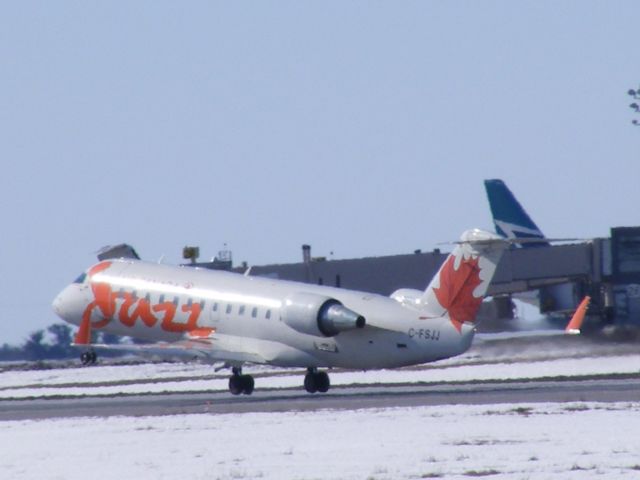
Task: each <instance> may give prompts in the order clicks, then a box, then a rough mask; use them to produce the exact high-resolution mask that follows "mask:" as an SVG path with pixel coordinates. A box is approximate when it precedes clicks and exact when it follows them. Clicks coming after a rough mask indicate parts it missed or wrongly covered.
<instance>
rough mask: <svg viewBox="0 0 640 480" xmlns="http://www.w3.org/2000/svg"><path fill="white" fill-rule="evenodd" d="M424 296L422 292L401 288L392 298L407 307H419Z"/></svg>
mask: <svg viewBox="0 0 640 480" xmlns="http://www.w3.org/2000/svg"><path fill="white" fill-rule="evenodd" d="M423 295H424V292H423V291H422V290H415V289H413V288H400V289H398V290H396V291H395V292H393V293H392V294H391V298H393V299H394V300H395V301H396V302H398V303H400V304H402V305H404V306H405V307H419V306H420V302H421V301H422V297H423Z"/></svg>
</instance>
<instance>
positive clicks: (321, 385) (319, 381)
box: [315, 372, 331, 393]
mask: <svg viewBox="0 0 640 480" xmlns="http://www.w3.org/2000/svg"><path fill="white" fill-rule="evenodd" d="M315 380H316V386H317V388H318V391H319V392H320V393H326V392H328V391H329V387H330V386H331V382H330V381H329V374H328V373H327V372H318V373H316V379H315Z"/></svg>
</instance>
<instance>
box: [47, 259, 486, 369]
mask: <svg viewBox="0 0 640 480" xmlns="http://www.w3.org/2000/svg"><path fill="white" fill-rule="evenodd" d="M107 263H108V266H107V267H106V268H104V269H102V270H100V271H98V272H97V273H94V274H89V275H88V276H87V277H86V278H84V279H83V280H82V281H78V282H76V283H73V284H71V285H69V286H68V287H67V288H65V289H64V290H63V291H62V292H61V293H60V294H59V295H58V297H56V299H55V301H54V308H55V310H56V312H57V313H58V314H59V315H60V316H61V317H62V318H64V319H65V320H66V321H68V322H70V323H73V324H76V325H79V324H80V322H81V321H82V319H83V315H85V316H87V315H88V316H89V317H90V322H91V325H92V327H93V329H94V331H95V330H97V331H104V332H108V333H113V334H117V335H128V336H132V337H137V338H141V339H145V340H150V341H154V342H176V341H181V340H184V339H185V338H186V337H187V336H188V334H189V332H193V331H202V330H204V331H210V332H211V338H213V339H215V338H216V335H219V336H220V337H221V338H225V339H227V340H228V339H232V340H233V345H234V349H235V350H237V351H238V352H240V353H239V354H238V355H236V356H233V358H229V359H228V360H232V361H243V358H245V357H243V356H242V352H245V353H246V361H255V358H262V359H263V362H264V363H268V364H272V365H277V366H295V367H346V368H358V369H379V368H393V367H400V366H406V365H414V364H420V363H425V362H430V361H434V360H438V359H442V358H447V357H451V356H455V355H459V354H460V353H463V352H464V351H466V350H467V349H468V348H469V346H470V345H471V341H472V339H473V333H474V327H473V325H471V324H464V325H462V329H461V330H460V331H458V329H456V328H454V325H453V324H452V322H451V321H450V320H449V317H448V316H446V315H445V316H441V317H437V318H426V317H425V316H424V312H422V311H421V310H419V309H417V308H411V307H410V306H406V305H402V304H401V303H399V302H398V301H396V300H394V299H391V298H388V297H384V296H380V295H375V294H371V293H365V292H359V291H352V290H345V289H340V288H331V287H325V286H319V285H310V284H304V283H297V282H289V281H283V280H277V279H269V278H261V277H251V276H244V275H240V274H236V273H230V272H221V271H212V270H206V269H199V268H192V267H176V266H169V265H160V264H154V263H146V262H142V261H137V260H110V261H108V262H103V264H107ZM98 265H101V264H98ZM94 268H95V267H94ZM90 272H91V270H90ZM300 294H302V295H306V294H311V295H317V296H319V297H329V298H331V299H335V300H337V301H339V302H340V303H342V304H343V305H344V306H345V307H347V308H348V309H350V310H353V311H354V312H357V313H358V314H359V315H362V316H364V317H365V319H366V326H365V327H364V328H357V329H352V330H348V331H341V332H340V333H338V334H337V335H335V336H325V335H323V334H322V333H321V332H319V331H318V332H317V333H315V334H313V333H305V332H301V331H300V330H299V329H295V328H292V327H291V324H290V323H288V322H287V321H285V320H286V318H285V317H286V315H285V309H286V308H287V305H288V302H289V303H290V299H291V298H295V297H296V295H300ZM214 345H215V342H214ZM213 358H215V359H217V360H220V359H223V360H224V355H222V357H221V356H220V355H218V356H215V355H214V356H213Z"/></svg>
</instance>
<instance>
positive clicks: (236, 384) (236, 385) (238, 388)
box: [229, 375, 244, 395]
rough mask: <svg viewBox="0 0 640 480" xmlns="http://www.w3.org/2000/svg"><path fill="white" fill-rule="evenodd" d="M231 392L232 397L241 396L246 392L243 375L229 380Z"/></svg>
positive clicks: (233, 376) (234, 376)
mask: <svg viewBox="0 0 640 480" xmlns="http://www.w3.org/2000/svg"><path fill="white" fill-rule="evenodd" d="M229 391H230V392H231V394H232V395H240V394H241V393H242V392H243V391H244V388H243V382H242V376H241V375H232V376H231V377H230V378H229Z"/></svg>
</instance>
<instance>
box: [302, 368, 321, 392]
mask: <svg viewBox="0 0 640 480" xmlns="http://www.w3.org/2000/svg"><path fill="white" fill-rule="evenodd" d="M304 389H305V390H306V391H307V392H309V393H316V392H317V391H318V386H317V385H316V375H315V374H313V373H307V374H306V375H305V376H304Z"/></svg>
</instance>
